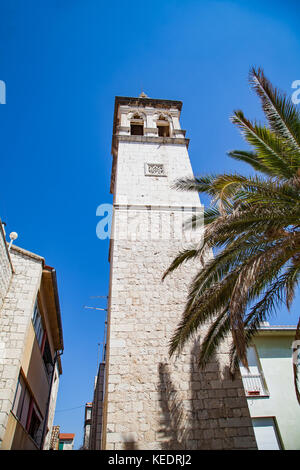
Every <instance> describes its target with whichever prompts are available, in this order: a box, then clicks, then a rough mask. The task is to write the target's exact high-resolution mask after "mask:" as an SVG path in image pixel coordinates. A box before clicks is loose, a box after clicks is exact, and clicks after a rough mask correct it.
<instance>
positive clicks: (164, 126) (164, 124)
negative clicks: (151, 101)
mask: <svg viewBox="0 0 300 470" xmlns="http://www.w3.org/2000/svg"><path fill="white" fill-rule="evenodd" d="M156 125H157V129H158V135H159V137H170V125H169V121H168V120H167V119H166V118H165V116H162V115H161V116H159V118H158V121H157V123H156Z"/></svg>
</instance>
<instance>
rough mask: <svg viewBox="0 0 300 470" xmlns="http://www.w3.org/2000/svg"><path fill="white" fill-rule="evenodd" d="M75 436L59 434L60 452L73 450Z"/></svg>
mask: <svg viewBox="0 0 300 470" xmlns="http://www.w3.org/2000/svg"><path fill="white" fill-rule="evenodd" d="M74 438H75V434H73V433H61V434H59V443H58V450H73V447H74Z"/></svg>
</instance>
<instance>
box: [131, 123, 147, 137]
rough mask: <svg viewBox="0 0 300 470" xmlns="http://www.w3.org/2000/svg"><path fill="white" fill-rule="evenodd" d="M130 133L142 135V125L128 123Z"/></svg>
mask: <svg viewBox="0 0 300 470" xmlns="http://www.w3.org/2000/svg"><path fill="white" fill-rule="evenodd" d="M130 133H131V135H144V126H143V125H142V124H130Z"/></svg>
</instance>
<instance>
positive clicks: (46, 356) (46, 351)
mask: <svg viewBox="0 0 300 470" xmlns="http://www.w3.org/2000/svg"><path fill="white" fill-rule="evenodd" d="M43 361H44V364H45V367H46V371H47V375H48V379H50V376H51V373H52V369H53V360H52V354H51V349H50V345H49V341H48V338H47V337H45V341H44V348H43Z"/></svg>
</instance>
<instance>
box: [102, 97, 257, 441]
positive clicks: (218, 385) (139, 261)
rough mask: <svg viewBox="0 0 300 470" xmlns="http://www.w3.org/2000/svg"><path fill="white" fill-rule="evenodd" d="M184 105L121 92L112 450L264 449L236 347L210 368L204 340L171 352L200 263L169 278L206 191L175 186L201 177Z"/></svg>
mask: <svg viewBox="0 0 300 470" xmlns="http://www.w3.org/2000/svg"><path fill="white" fill-rule="evenodd" d="M181 107H182V103H181V102H180V101H170V100H161V99H151V98H148V97H147V96H146V95H144V94H142V95H141V96H140V97H139V98H129V97H116V99H115V110H114V124H113V140H112V154H113V166H112V177H111V192H112V193H113V195H114V202H113V204H114V212H113V224H112V236H111V244H110V253H109V259H110V292H109V303H108V332H107V354H106V365H105V380H104V401H103V418H102V449H116V450H117V449H141V450H144V449H175V450H177V449H251V448H256V443H255V438H254V433H253V428H252V424H251V420H250V417H249V412H248V407H247V402H246V398H245V394H244V390H243V385H242V382H241V379H240V378H239V377H238V378H237V379H236V380H234V381H232V380H231V379H230V378H229V374H228V372H227V368H226V364H227V360H228V350H229V345H228V344H224V346H223V349H222V350H221V351H220V353H218V354H217V356H216V358H215V359H214V361H213V362H212V363H210V364H209V365H208V367H207V369H206V370H205V371H204V372H203V371H199V370H198V368H197V367H196V364H195V357H196V354H197V341H196V340H195V341H193V342H190V343H189V344H188V345H187V346H186V347H185V348H184V351H183V352H182V353H181V354H180V355H179V356H178V357H177V358H172V359H171V360H170V358H169V356H168V347H169V341H170V338H171V336H172V333H173V331H174V329H175V328H176V326H177V325H178V323H179V320H180V318H181V315H182V312H183V308H184V304H185V301H186V295H187V289H188V285H189V283H190V281H191V280H192V277H193V273H194V272H195V269H196V268H197V266H195V265H192V264H187V265H185V266H183V267H181V268H180V269H179V270H177V271H175V272H174V273H173V274H172V275H171V276H169V277H168V278H167V279H166V280H165V281H164V282H162V281H161V278H162V275H163V273H164V271H165V270H166V269H167V267H168V266H169V265H170V263H171V261H172V260H173V258H174V256H175V255H176V254H177V253H178V252H179V251H180V250H181V249H182V248H183V244H184V243H187V242H189V241H190V239H184V236H185V237H187V236H188V232H186V233H185V234H183V233H182V223H183V221H184V220H186V218H190V217H191V215H192V214H194V213H195V212H200V213H201V211H202V205H201V203H200V200H199V197H198V195H197V194H196V193H189V192H180V191H177V190H175V189H172V184H173V183H174V181H175V180H176V179H178V178H180V177H183V176H192V175H193V172H192V168H191V164H190V159H189V155H188V144H189V140H188V139H186V137H185V131H184V130H182V129H181V127H180V120H179V119H180V112H181ZM189 236H191V233H190V234H189ZM194 236H195V234H194ZM197 236H198V237H199V236H200V234H199V233H198V235H197ZM198 240H199V238H198ZM200 333H201V332H200ZM200 336H201V334H200Z"/></svg>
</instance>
